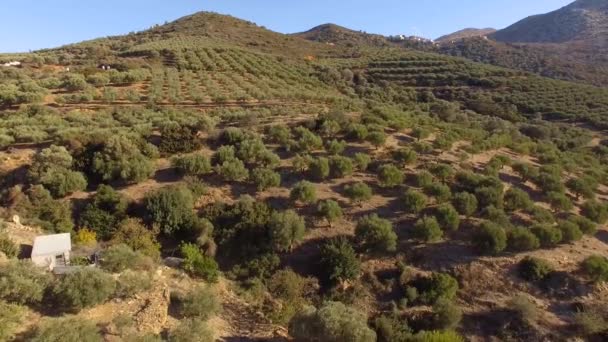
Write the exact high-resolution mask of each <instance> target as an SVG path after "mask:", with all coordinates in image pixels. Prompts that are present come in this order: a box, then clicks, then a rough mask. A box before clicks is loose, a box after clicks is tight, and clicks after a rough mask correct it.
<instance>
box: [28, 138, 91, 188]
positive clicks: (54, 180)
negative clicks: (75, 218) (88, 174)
mask: <svg viewBox="0 0 608 342" xmlns="http://www.w3.org/2000/svg"><path fill="white" fill-rule="evenodd" d="M73 161H74V160H73V158H72V156H71V155H70V153H69V152H68V150H67V149H66V148H65V147H63V146H55V145H53V146H51V147H49V148H45V149H43V150H42V151H40V152H39V153H37V154H36V155H34V157H33V160H32V165H31V166H30V169H29V171H28V177H29V178H30V180H31V181H32V182H34V183H38V184H42V185H43V186H44V187H45V188H47V189H48V190H49V191H50V192H51V194H52V195H53V196H55V197H64V196H66V195H68V194H71V193H73V192H76V191H81V190H84V189H85V188H86V187H87V181H86V179H85V177H84V175H83V174H82V173H80V172H75V171H73V170H72V166H73Z"/></svg>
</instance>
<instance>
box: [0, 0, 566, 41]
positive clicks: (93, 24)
mask: <svg viewBox="0 0 608 342" xmlns="http://www.w3.org/2000/svg"><path fill="white" fill-rule="evenodd" d="M571 1H572V0H416V1H415V0H306V1H294V0H172V1H170V0H97V1H92V0H84V1H83V0H12V1H6V2H5V3H3V4H2V10H1V11H0V52H20V51H28V50H35V49H40V48H47V47H56V46H59V45H63V44H68V43H74V42H78V41H82V40H86V39H92V38H97V37H103V36H108V35H117V34H124V33H128V32H131V31H139V30H143V29H146V28H148V27H150V26H152V25H154V24H162V23H164V22H165V21H171V20H174V19H177V18H179V17H182V16H184V15H188V14H191V13H193V12H196V11H202V10H205V11H214V12H219V13H223V14H230V15H233V16H235V17H239V18H243V19H247V20H250V21H253V22H256V23H257V24H259V25H263V26H266V27H267V28H269V29H272V30H274V31H278V32H283V33H293V32H300V31H305V30H307V29H309V28H311V27H314V26H316V25H319V24H323V23H330V22H331V23H336V24H339V25H343V26H346V27H349V28H352V29H356V30H363V31H366V32H370V33H380V34H385V35H388V34H415V35H422V36H425V37H429V38H437V37H438V36H440V35H443V34H446V33H450V32H453V31H456V30H459V29H462V28H465V27H496V28H502V27H505V26H508V25H510V24H512V23H514V22H515V21H517V20H520V19H522V18H524V17H526V16H528V15H532V14H539V13H545V12H548V11H552V10H555V9H558V8H560V7H562V6H565V5H567V4H568V3H569V2H571Z"/></svg>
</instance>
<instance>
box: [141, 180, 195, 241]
mask: <svg viewBox="0 0 608 342" xmlns="http://www.w3.org/2000/svg"><path fill="white" fill-rule="evenodd" d="M144 206H145V208H146V212H147V217H148V218H149V219H150V221H152V222H153V223H154V224H157V225H158V226H159V227H160V229H161V230H162V231H163V233H165V234H168V235H171V234H174V233H175V232H178V231H180V230H184V229H188V228H190V227H191V225H192V222H193V220H194V212H193V208H194V198H193V196H192V192H190V190H188V189H187V188H185V187H183V186H169V187H166V188H162V189H160V190H157V191H155V192H153V193H151V194H148V195H147V196H146V197H145V198H144Z"/></svg>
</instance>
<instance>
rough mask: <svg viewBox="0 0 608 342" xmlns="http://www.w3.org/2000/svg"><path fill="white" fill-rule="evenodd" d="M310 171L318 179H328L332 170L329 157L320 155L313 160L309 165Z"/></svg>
mask: <svg viewBox="0 0 608 342" xmlns="http://www.w3.org/2000/svg"><path fill="white" fill-rule="evenodd" d="M308 172H310V175H311V177H313V178H314V179H316V180H318V181H322V180H324V179H326V178H327V177H329V172H330V167H329V159H327V158H324V157H319V158H316V159H313V160H311V162H310V164H309V166H308Z"/></svg>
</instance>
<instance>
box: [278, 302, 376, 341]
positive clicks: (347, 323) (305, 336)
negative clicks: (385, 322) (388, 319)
mask: <svg viewBox="0 0 608 342" xmlns="http://www.w3.org/2000/svg"><path fill="white" fill-rule="evenodd" d="M289 334H290V335H291V336H293V337H294V338H295V339H296V340H302V341H327V342H342V341H349V342H373V341H376V333H375V332H374V331H373V330H371V329H370V328H369V327H368V326H367V317H366V316H365V315H364V314H363V313H361V312H359V311H357V310H355V309H353V308H349V307H347V306H345V305H344V304H342V303H340V302H326V303H325V304H323V306H322V307H320V308H319V309H318V310H316V309H314V308H306V309H305V310H303V311H302V312H300V313H298V314H297V315H296V316H294V317H293V318H292V320H291V322H289Z"/></svg>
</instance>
